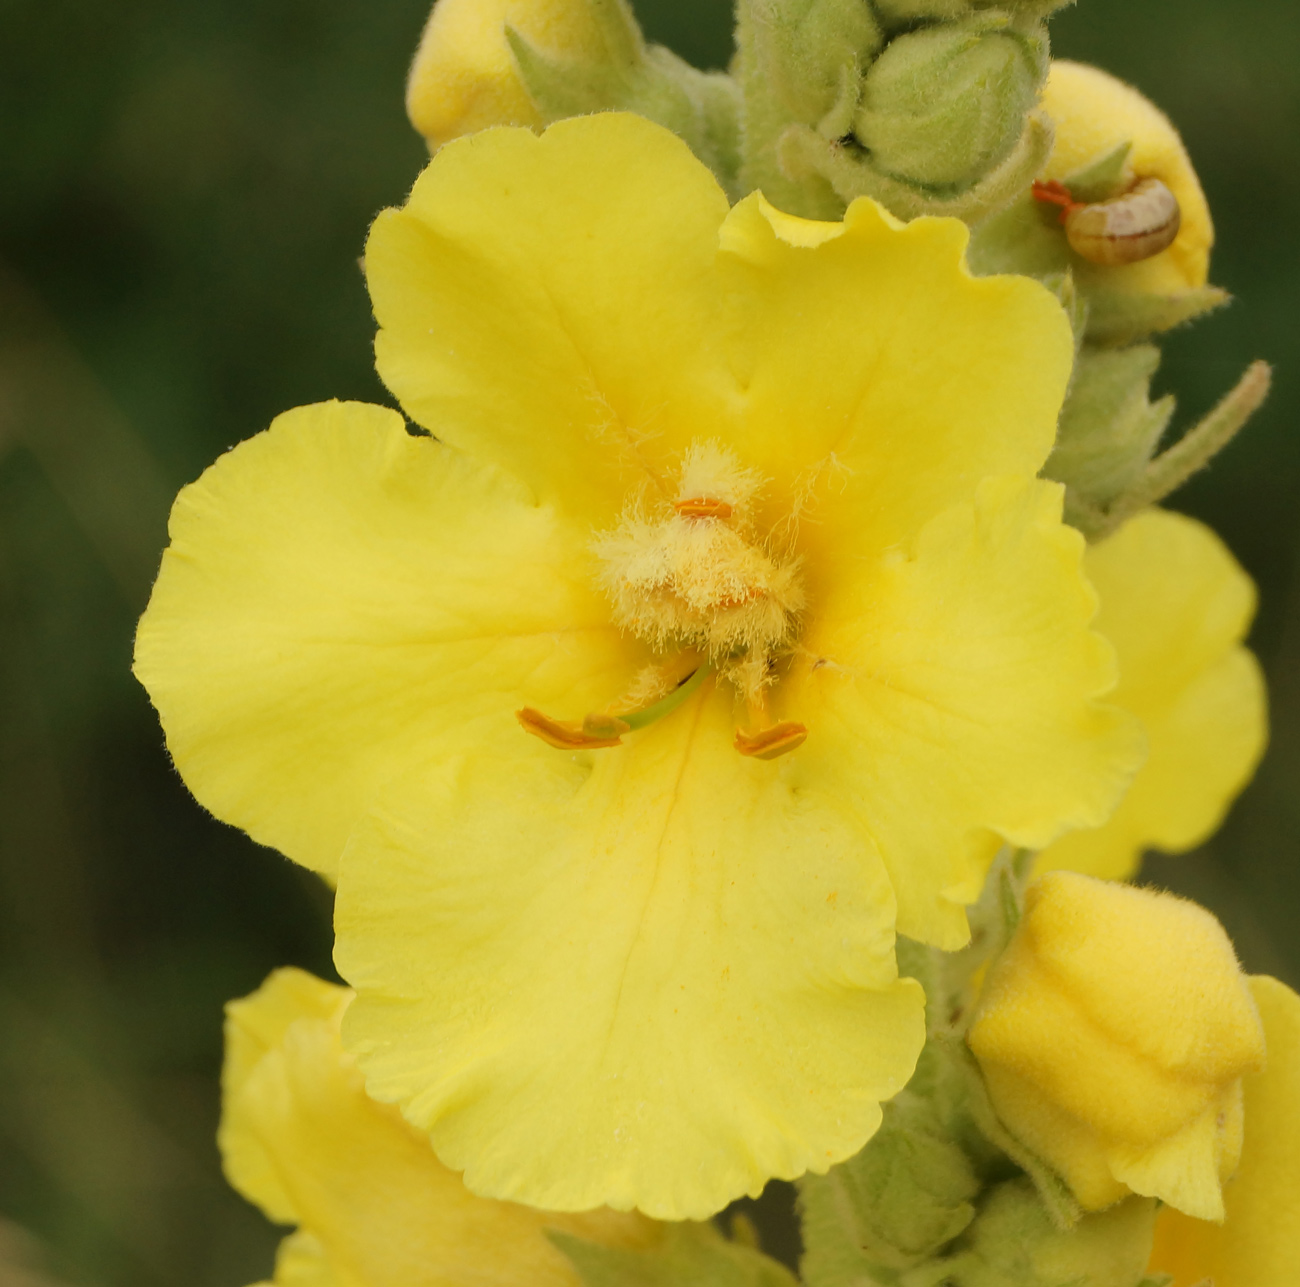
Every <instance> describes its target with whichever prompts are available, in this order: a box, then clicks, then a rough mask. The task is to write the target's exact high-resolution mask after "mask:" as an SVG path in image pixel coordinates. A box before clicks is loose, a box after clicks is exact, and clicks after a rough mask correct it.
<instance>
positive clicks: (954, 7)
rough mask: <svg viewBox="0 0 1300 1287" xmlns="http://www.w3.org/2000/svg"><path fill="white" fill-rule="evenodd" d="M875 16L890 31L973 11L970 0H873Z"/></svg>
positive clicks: (947, 18) (941, 20) (949, 19)
mask: <svg viewBox="0 0 1300 1287" xmlns="http://www.w3.org/2000/svg"><path fill="white" fill-rule="evenodd" d="M874 5H875V10H876V16H877V17H878V18H879V19H880V21H881V22H882V23H884V25H885V27H886V28H887V29H888V30H890V31H896V30H898V29H899V28H902V27H911V26H913V25H915V24H916V23H919V22H951V21H952V20H953V19H954V18H964V17H965V16H966V15H967V14H968V13H972V12H973V11H974V8H975V6H974V4H973V2H972V0H874Z"/></svg>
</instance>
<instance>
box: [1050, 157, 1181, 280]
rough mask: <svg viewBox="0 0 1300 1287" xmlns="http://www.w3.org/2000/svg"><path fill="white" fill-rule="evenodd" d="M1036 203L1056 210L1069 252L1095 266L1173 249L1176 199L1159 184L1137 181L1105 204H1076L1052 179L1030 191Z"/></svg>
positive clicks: (1133, 260) (1177, 217) (1127, 261)
mask: <svg viewBox="0 0 1300 1287" xmlns="http://www.w3.org/2000/svg"><path fill="white" fill-rule="evenodd" d="M1033 194H1034V199H1035V200H1036V201H1043V202H1046V203H1048V204H1051V205H1056V206H1060V207H1061V223H1062V224H1064V225H1065V236H1066V239H1067V240H1068V241H1069V243H1070V247H1071V249H1072V250H1074V252H1075V253H1076V254H1078V255H1081V256H1082V257H1083V258H1084V259H1086V260H1088V261H1089V262H1090V263H1094V264H1105V265H1107V266H1114V265H1117V264H1136V263H1138V262H1139V261H1140V260H1143V259H1150V258H1151V256H1152V255H1158V254H1159V253H1160V252H1161V251H1162V250H1165V249H1167V248H1168V247H1169V246H1170V245H1172V244H1173V240H1174V238H1175V237H1177V236H1178V227H1179V223H1180V220H1181V215H1180V213H1179V209H1178V198H1177V197H1175V196H1174V194H1173V193H1172V192H1170V191H1169V189H1168V188H1167V187H1166V186H1165V185H1164V184H1163V183H1161V182H1160V180H1159V179H1150V178H1148V179H1140V180H1139V181H1138V182H1137V183H1136V184H1135V185H1134V186H1133V187H1132V188H1130V189H1129V190H1128V191H1127V192H1124V193H1121V194H1120V195H1119V196H1117V197H1111V198H1110V199H1109V200H1107V201H1089V202H1083V201H1076V200H1075V199H1074V197H1073V196H1072V195H1071V194H1070V190H1069V189H1068V188H1067V187H1065V186H1064V184H1061V183H1058V182H1057V181H1056V180H1055V179H1052V180H1050V181H1048V182H1045V183H1044V182H1036V183H1035V184H1034V185H1033Z"/></svg>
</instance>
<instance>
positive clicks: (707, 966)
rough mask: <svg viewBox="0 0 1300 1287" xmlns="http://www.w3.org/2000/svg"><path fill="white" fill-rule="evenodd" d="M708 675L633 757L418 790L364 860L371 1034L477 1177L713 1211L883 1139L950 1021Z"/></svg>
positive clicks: (348, 948) (791, 781)
mask: <svg viewBox="0 0 1300 1287" xmlns="http://www.w3.org/2000/svg"><path fill="white" fill-rule="evenodd" d="M733 730H734V723H733V718H732V699H731V697H730V695H729V694H727V693H725V692H719V691H718V690H717V688H716V687H715V686H714V684H713V682H712V681H711V680H710V681H707V682H706V683H705V685H704V687H703V688H702V689H701V690H700V692H699V693H698V694H697V695H696V696H694V697H692V698H691V699H689V701H688V703H687V704H686V705H685V706H683V707H682V708H679V709H678V710H677V711H676V712H675V713H674V715H673V716H672V717H671V718H669V719H665V720H663V721H661V722H659V723H657V724H654V725H651V726H650V727H649V728H647V729H645V730H644V731H642V732H639V733H634V734H631V735H629V736H628V737H626V738H625V744H624V745H623V746H622V747H619V748H618V749H617V750H616V751H612V752H611V751H603V752H594V753H593V752H588V753H585V754H577V755H561V754H557V753H556V752H554V751H549V750H547V748H545V747H540V744H539V750H540V751H541V754H539V755H538V756H537V757H536V758H535V759H534V760H533V761H531V762H527V763H525V762H523V761H521V762H520V763H519V764H518V765H517V766H516V767H515V769H514V771H513V772H512V774H511V775H510V776H509V777H508V778H507V777H505V776H503V775H501V774H500V773H499V772H497V771H496V770H495V767H494V766H493V765H491V764H486V763H468V764H466V765H465V766H464V767H463V768H462V769H461V771H460V772H458V773H457V774H456V775H455V777H454V780H449V781H447V782H444V783H430V784H427V785H426V787H425V789H424V792H423V797H424V798H422V799H417V798H413V797H412V793H410V792H403V793H402V795H401V797H400V798H394V800H392V801H391V802H390V803H389V804H388V805H387V806H386V807H385V808H384V809H383V810H382V811H380V812H379V813H378V814H377V815H376V816H375V818H374V819H373V820H372V821H371V822H370V824H369V825H367V826H362V827H360V828H358V831H357V833H356V834H355V835H354V837H353V840H352V843H351V844H350V845H349V847H348V850H347V852H346V853H345V855H344V859H343V864H342V867H341V870H340V881H339V894H338V902H337V909H336V932H337V946H336V958H337V960H338V963H339V967H340V969H341V970H342V972H343V973H344V975H345V977H347V978H348V979H349V980H350V981H351V982H352V983H353V984H354V986H356V988H357V993H358V995H357V1000H356V1001H355V1003H354V1004H353V1007H352V1009H351V1010H350V1011H349V1013H348V1016H347V1019H346V1024H345V1038H346V1042H347V1045H348V1048H349V1049H350V1050H352V1051H353V1052H354V1053H355V1055H356V1057H357V1060H358V1063H359V1065H360V1066H361V1068H362V1069H363V1071H364V1072H365V1074H366V1078H367V1084H368V1086H369V1088H370V1091H371V1093H372V1094H374V1095H375V1096H377V1097H378V1098H381V1099H386V1100H388V1099H392V1100H398V1101H400V1102H401V1103H402V1105H403V1111H404V1112H405V1113H406V1115H407V1117H408V1118H409V1119H410V1120H411V1121H412V1122H414V1123H416V1124H417V1125H419V1126H420V1127H422V1128H425V1129H428V1130H429V1131H430V1133H431V1136H432V1139H433V1142H434V1146H435V1148H436V1149H437V1151H438V1154H439V1156H440V1157H441V1158H442V1159H443V1160H444V1161H445V1162H446V1163H447V1164H448V1165H450V1166H453V1167H455V1168H457V1169H464V1171H465V1182H466V1184H467V1185H469V1187H470V1188H472V1189H473V1190H474V1191H475V1192H479V1193H483V1194H485V1195H488V1196H492V1197H498V1198H511V1199H514V1200H518V1201H524V1202H528V1203H532V1204H536V1205H538V1206H544V1207H547V1208H550V1209H557V1210H572V1209H581V1208H584V1207H590V1206H593V1205H596V1204H607V1205H609V1206H612V1207H615V1208H619V1209H625V1208H629V1207H632V1206H636V1207H639V1208H640V1209H641V1210H643V1211H645V1212H647V1213H649V1214H651V1215H654V1216H657V1217H661V1218H664V1219H682V1218H695V1217H701V1216H706V1215H709V1214H711V1213H713V1212H715V1211H717V1210H719V1209H720V1208H721V1207H723V1206H725V1205H726V1204H727V1202H729V1201H730V1200H732V1199H733V1198H736V1197H738V1196H740V1195H742V1194H745V1193H753V1194H756V1193H758V1192H759V1190H760V1189H761V1188H762V1187H763V1185H764V1184H765V1183H766V1182H767V1180H768V1179H770V1178H771V1177H773V1176H779V1177H785V1178H790V1177H793V1176H796V1175H799V1174H801V1173H803V1172H804V1171H807V1170H813V1171H819V1172H820V1171H824V1170H826V1168H827V1167H829V1166H830V1165H832V1164H833V1163H835V1162H839V1161H842V1160H843V1159H844V1158H846V1157H848V1156H850V1155H852V1154H853V1153H855V1152H856V1151H857V1150H858V1149H859V1148H860V1147H861V1146H862V1145H863V1143H865V1141H866V1140H867V1139H868V1138H869V1137H870V1135H871V1134H872V1133H873V1132H874V1130H875V1129H876V1127H877V1125H878V1124H879V1121H880V1108H879V1104H880V1101H882V1100H884V1099H887V1098H889V1097H890V1096H892V1095H893V1094H895V1093H896V1092H897V1091H898V1090H899V1089H901V1087H902V1086H903V1085H904V1084H905V1083H906V1081H907V1079H908V1077H909V1076H910V1074H911V1072H912V1069H913V1066H914V1064H915V1061H916V1058H917V1055H918V1053H919V1051H920V1048H921V1044H922V1042H923V1040H924V1019H923V1006H924V1002H923V997H922V995H921V990H920V988H919V987H918V986H917V985H916V984H915V983H914V982H912V981H911V980H901V981H900V980H898V978H897V976H896V968H895V964H894V958H893V941H894V940H893V897H892V893H891V891H890V888H889V883H888V880H887V878H886V875H885V873H884V871H883V869H882V868H881V867H880V864H879V862H878V861H877V860H876V859H875V856H874V854H873V853H872V851H871V849H870V846H869V843H868V842H867V841H866V839H865V838H864V837H863V836H862V835H861V834H860V833H859V831H858V829H857V828H856V827H855V826H854V824H853V821H852V819H846V818H845V817H844V816H842V814H841V812H840V810H839V808H838V806H837V804H836V803H835V801H834V800H833V799H832V798H830V797H828V796H827V794H826V793H825V792H824V791H823V790H821V788H820V784H819V783H818V781H817V778H816V774H815V772H810V767H811V766H810V765H809V764H808V763H807V762H805V761H803V760H802V759H801V757H800V756H799V755H797V754H796V755H791V756H787V757H785V758H783V759H781V760H779V761H774V762H772V763H765V762H759V761H755V760H750V759H745V758H743V757H741V756H739V755H737V754H736V752H735V750H734V749H733V747H732V736H733Z"/></svg>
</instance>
